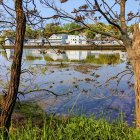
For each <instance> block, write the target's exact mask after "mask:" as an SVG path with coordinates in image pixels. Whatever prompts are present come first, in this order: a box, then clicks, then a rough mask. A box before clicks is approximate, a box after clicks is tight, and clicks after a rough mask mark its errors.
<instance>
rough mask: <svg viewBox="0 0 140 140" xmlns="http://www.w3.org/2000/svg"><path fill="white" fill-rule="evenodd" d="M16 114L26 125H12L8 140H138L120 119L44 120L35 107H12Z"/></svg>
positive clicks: (136, 132)
mask: <svg viewBox="0 0 140 140" xmlns="http://www.w3.org/2000/svg"><path fill="white" fill-rule="evenodd" d="M19 110H20V113H21V114H22V115H23V116H24V117H25V120H26V121H24V123H21V121H20V122H18V123H19V124H20V125H18V124H17V125H15V124H14V122H13V123H12V126H11V128H10V132H9V140H140V130H138V129H135V128H134V127H129V126H128V125H127V124H126V123H122V121H120V120H121V119H116V120H114V121H112V122H111V123H110V122H109V121H107V120H105V119H103V118H100V119H95V118H94V116H90V117H88V118H87V117H86V116H73V117H70V116H61V117H56V116H51V115H50V116H46V115H45V114H44V115H41V114H43V113H42V112H43V111H42V110H41V109H40V108H39V107H38V106H37V105H35V104H29V103H22V104H21V107H20V108H19V107H18V106H16V110H15V112H16V111H19ZM38 111H39V113H38ZM0 140H3V136H2V134H0Z"/></svg>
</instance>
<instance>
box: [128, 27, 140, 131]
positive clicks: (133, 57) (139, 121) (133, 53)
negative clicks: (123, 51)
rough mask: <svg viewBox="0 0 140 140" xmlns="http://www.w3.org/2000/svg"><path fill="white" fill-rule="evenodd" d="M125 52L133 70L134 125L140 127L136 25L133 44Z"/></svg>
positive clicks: (139, 34)
mask: <svg viewBox="0 0 140 140" xmlns="http://www.w3.org/2000/svg"><path fill="white" fill-rule="evenodd" d="M127 52H128V56H129V59H130V61H131V64H132V66H133V71H134V79H135V87H134V89H135V102H136V126H137V127H138V128H140V30H139V28H138V26H135V28H134V39H133V46H132V48H129V49H127Z"/></svg>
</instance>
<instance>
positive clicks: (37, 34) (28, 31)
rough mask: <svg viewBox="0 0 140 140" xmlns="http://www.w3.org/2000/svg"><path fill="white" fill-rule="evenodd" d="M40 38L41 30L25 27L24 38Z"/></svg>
mask: <svg viewBox="0 0 140 140" xmlns="http://www.w3.org/2000/svg"><path fill="white" fill-rule="evenodd" d="M40 36H42V32H41V30H34V29H32V28H31V26H27V27H26V32H25V37H27V38H38V37H40Z"/></svg>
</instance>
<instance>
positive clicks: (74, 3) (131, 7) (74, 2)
mask: <svg viewBox="0 0 140 140" xmlns="http://www.w3.org/2000/svg"><path fill="white" fill-rule="evenodd" d="M5 1H7V3H8V5H10V6H11V5H12V2H13V0H5ZM50 1H53V0H50ZM54 1H55V2H56V4H57V6H58V7H59V8H62V9H64V10H65V11H67V12H71V11H72V10H73V9H74V8H78V7H79V6H81V5H83V4H85V0H69V1H68V2H66V3H63V4H61V3H60V2H59V0H54ZM90 1H91V2H93V0H90ZM35 2H36V4H37V7H38V9H39V11H40V12H41V14H42V15H43V16H46V17H47V16H51V15H53V14H55V12H53V11H52V10H51V9H48V8H44V7H42V6H41V5H40V4H39V0H35ZM106 2H108V3H109V4H111V5H112V3H113V2H114V0H106ZM139 3H140V1H138V2H136V1H135V0H127V5H126V11H127V12H128V11H134V12H137V11H138V10H140V5H139ZM114 10H115V11H118V10H119V7H116V8H115V9H114ZM133 22H135V21H133Z"/></svg>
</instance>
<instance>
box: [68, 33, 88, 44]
mask: <svg viewBox="0 0 140 140" xmlns="http://www.w3.org/2000/svg"><path fill="white" fill-rule="evenodd" d="M67 43H68V44H69V45H81V44H82V45H85V44H87V38H86V36H85V35H68V39H67Z"/></svg>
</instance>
